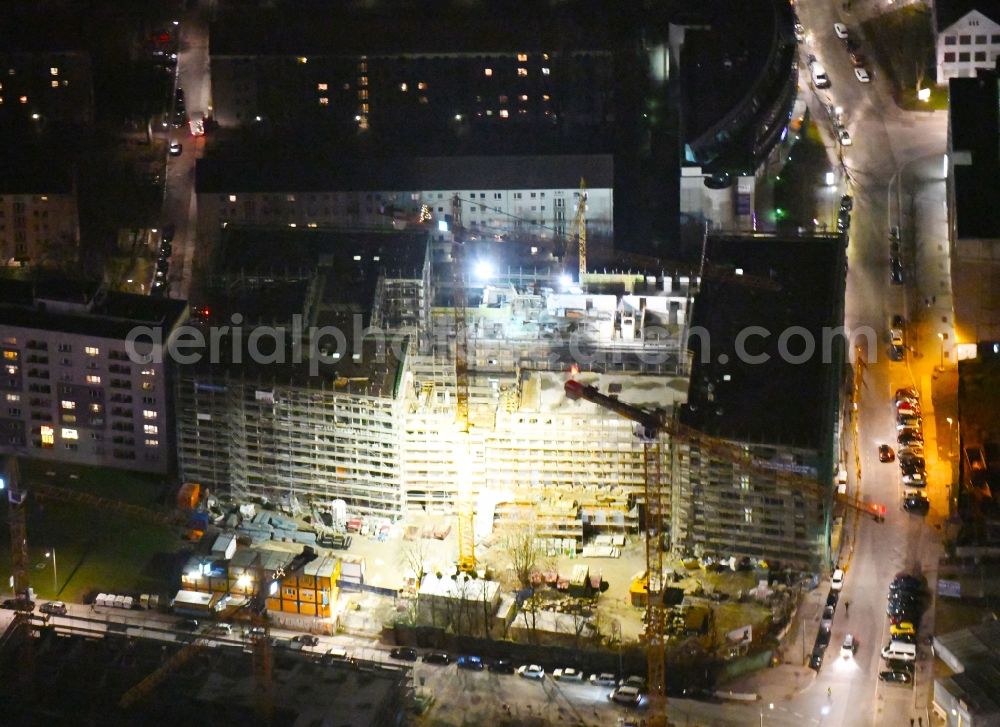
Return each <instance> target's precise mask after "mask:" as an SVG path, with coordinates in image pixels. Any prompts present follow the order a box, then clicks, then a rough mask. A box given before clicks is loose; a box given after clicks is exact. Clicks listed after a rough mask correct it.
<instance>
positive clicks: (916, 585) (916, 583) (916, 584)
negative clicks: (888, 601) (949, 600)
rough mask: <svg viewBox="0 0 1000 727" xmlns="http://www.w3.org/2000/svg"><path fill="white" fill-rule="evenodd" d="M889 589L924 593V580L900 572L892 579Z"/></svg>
mask: <svg viewBox="0 0 1000 727" xmlns="http://www.w3.org/2000/svg"><path fill="white" fill-rule="evenodd" d="M889 590H890V591H908V592H912V593H922V592H923V590H924V582H923V580H921V579H920V578H918V577H917V576H912V575H910V574H908V573H898V574H896V577H895V578H893V579H892V583H890V584H889Z"/></svg>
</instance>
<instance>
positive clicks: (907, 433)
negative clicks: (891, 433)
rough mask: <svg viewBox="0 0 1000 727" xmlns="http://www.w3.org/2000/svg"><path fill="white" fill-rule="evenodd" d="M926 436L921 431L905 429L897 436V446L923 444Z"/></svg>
mask: <svg viewBox="0 0 1000 727" xmlns="http://www.w3.org/2000/svg"><path fill="white" fill-rule="evenodd" d="M923 441H924V435H923V434H922V433H921V432H920V430H919V429H903V430H902V431H900V432H899V433H898V434H897V435H896V442H897V444H911V443H913V442H920V443H923Z"/></svg>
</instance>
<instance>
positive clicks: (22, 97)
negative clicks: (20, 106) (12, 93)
mask: <svg viewBox="0 0 1000 727" xmlns="http://www.w3.org/2000/svg"><path fill="white" fill-rule="evenodd" d="M18 101H20V102H21V103H28V97H27V96H21V98H19V99H18Z"/></svg>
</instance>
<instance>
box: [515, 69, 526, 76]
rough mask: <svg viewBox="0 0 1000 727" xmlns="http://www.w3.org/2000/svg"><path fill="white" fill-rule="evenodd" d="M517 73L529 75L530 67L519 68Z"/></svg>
mask: <svg viewBox="0 0 1000 727" xmlns="http://www.w3.org/2000/svg"><path fill="white" fill-rule="evenodd" d="M517 75H519V76H527V75H528V69H527V68H518V69H517Z"/></svg>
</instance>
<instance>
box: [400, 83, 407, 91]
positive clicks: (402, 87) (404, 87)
mask: <svg viewBox="0 0 1000 727" xmlns="http://www.w3.org/2000/svg"><path fill="white" fill-rule="evenodd" d="M408 88H409V86H407V85H406V84H405V83H401V84H399V90H400V91H403V92H404V93H405V92H406V90H407V89H408Z"/></svg>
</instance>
